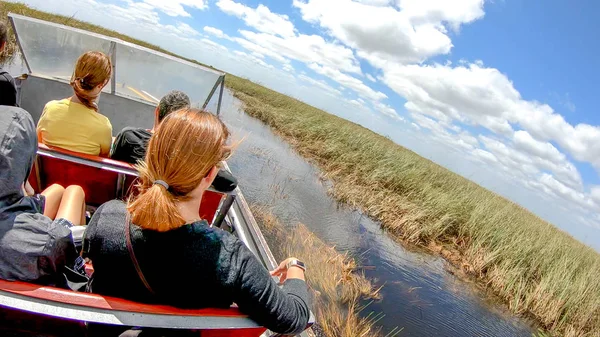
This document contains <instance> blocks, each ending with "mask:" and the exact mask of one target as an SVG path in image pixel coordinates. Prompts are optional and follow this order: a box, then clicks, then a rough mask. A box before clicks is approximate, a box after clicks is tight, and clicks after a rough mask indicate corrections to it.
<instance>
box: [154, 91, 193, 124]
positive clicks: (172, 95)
mask: <svg viewBox="0 0 600 337" xmlns="http://www.w3.org/2000/svg"><path fill="white" fill-rule="evenodd" d="M189 106H190V98H189V97H188V95H186V94H185V93H183V92H181V91H178V90H173V91H171V92H169V93H168V94H166V95H164V96H163V98H161V99H160V103H158V122H159V123H160V122H161V121H162V120H163V118H165V117H167V115H168V114H170V113H171V112H173V111H177V110H179V109H182V108H185V107H189Z"/></svg>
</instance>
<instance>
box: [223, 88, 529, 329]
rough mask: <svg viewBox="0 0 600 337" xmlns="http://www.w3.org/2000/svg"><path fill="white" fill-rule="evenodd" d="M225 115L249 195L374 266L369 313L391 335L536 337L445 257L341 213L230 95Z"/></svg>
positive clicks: (304, 167) (297, 160)
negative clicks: (407, 245)
mask: <svg viewBox="0 0 600 337" xmlns="http://www.w3.org/2000/svg"><path fill="white" fill-rule="evenodd" d="M212 106H213V108H214V105H212ZM222 116H223V119H224V121H225V122H226V123H227V124H228V125H229V127H230V128H231V130H232V132H233V134H234V135H235V136H237V137H238V138H242V137H244V136H246V139H245V140H244V142H243V143H242V144H241V145H240V146H239V148H238V150H237V152H236V153H235V155H234V156H233V158H232V159H231V160H230V162H229V164H230V166H231V169H232V171H233V173H234V174H235V175H236V176H237V177H238V179H239V181H240V185H241V187H242V188H243V191H244V194H245V195H246V197H247V198H248V199H249V200H250V201H251V202H254V203H259V204H269V205H271V206H272V207H273V211H274V213H275V215H277V216H278V217H279V218H280V219H282V220H283V221H284V223H287V224H293V223H296V222H298V221H299V222H302V223H304V224H306V225H307V226H308V227H309V228H310V229H311V230H312V231H313V232H315V233H316V234H317V235H319V237H321V238H322V239H324V240H325V241H327V242H328V243H330V244H333V245H335V246H336V247H337V248H338V249H339V250H347V251H350V252H351V253H352V254H353V255H354V256H356V257H358V258H359V259H360V260H361V264H362V265H364V266H368V267H369V268H365V274H366V275H367V276H368V277H369V278H371V279H375V280H376V283H377V284H378V285H381V284H384V285H385V286H384V288H383V290H382V295H383V300H382V301H380V302H377V303H372V304H371V305H370V306H369V307H368V308H367V309H366V310H365V314H368V312H369V311H374V312H383V313H385V317H384V318H383V319H382V320H381V321H379V323H380V324H381V325H382V326H383V330H384V335H385V333H387V332H389V331H391V330H392V329H394V328H395V327H400V328H404V330H403V331H402V332H401V333H400V334H399V336H531V333H532V331H533V329H532V328H531V327H530V326H529V325H528V324H527V323H526V322H524V321H522V320H519V319H517V318H514V317H511V316H510V315H508V314H507V313H505V312H503V311H502V310H500V309H499V308H496V307H494V306H492V305H490V304H489V303H487V302H486V301H485V300H484V299H482V296H481V295H480V294H479V293H478V292H477V291H474V288H473V287H472V286H471V285H469V284H468V283H466V282H462V281H459V280H458V279H457V278H456V277H454V276H453V275H451V274H450V273H448V272H447V271H446V270H445V262H444V261H443V260H442V259H440V258H437V257H432V256H429V255H427V254H421V253H416V252H411V251H407V250H406V249H404V248H403V247H402V246H401V245H399V244H397V243H396V242H394V241H393V240H392V239H391V238H390V237H389V236H388V235H387V234H386V233H384V232H383V231H382V230H381V229H380V228H379V226H378V224H376V223H374V222H373V221H371V220H370V219H369V218H367V217H365V216H363V215H362V214H361V213H360V212H357V211H352V210H349V209H347V208H346V207H340V206H339V205H338V204H337V203H336V202H335V201H333V200H332V199H331V198H329V197H328V196H327V193H326V186H323V184H324V183H323V182H322V181H321V180H320V179H319V172H318V170H316V169H315V168H314V167H313V166H311V165H310V164H309V163H308V162H306V161H305V160H304V159H302V158H301V157H299V156H298V155H297V154H295V152H294V151H293V150H292V149H291V148H290V146H289V145H287V144H286V143H283V142H282V141H281V139H280V138H279V137H277V136H275V135H274V134H273V133H272V132H271V131H270V129H268V128H267V127H265V126H264V125H263V124H262V123H261V122H259V121H257V120H255V119H252V118H250V117H248V116H247V115H245V114H244V113H243V112H242V111H240V110H239V102H237V101H236V100H234V99H233V97H232V96H231V95H230V94H227V96H226V97H225V98H224V102H223V109H222ZM312 267H313V268H318V266H312Z"/></svg>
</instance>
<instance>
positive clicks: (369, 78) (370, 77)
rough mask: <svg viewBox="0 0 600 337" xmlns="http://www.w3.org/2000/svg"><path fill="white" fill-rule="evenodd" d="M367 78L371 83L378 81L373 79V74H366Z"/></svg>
mask: <svg viewBox="0 0 600 337" xmlns="http://www.w3.org/2000/svg"><path fill="white" fill-rule="evenodd" d="M366 77H367V79H368V80H369V81H371V82H375V81H376V80H375V77H373V75H371V74H366Z"/></svg>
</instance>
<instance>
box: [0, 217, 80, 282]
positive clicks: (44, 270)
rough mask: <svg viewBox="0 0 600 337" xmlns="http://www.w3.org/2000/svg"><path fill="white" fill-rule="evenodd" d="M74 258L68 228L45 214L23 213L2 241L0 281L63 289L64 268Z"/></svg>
mask: <svg viewBox="0 0 600 337" xmlns="http://www.w3.org/2000/svg"><path fill="white" fill-rule="evenodd" d="M75 256H76V251H75V246H74V244H73V239H72V236H71V231H70V230H69V228H67V227H65V226H64V225H63V224H62V223H60V222H59V221H52V220H50V219H49V218H47V217H45V216H43V215H42V214H32V213H21V214H19V215H18V216H16V217H15V218H14V223H13V225H12V227H11V228H10V230H8V231H6V232H5V233H4V235H2V238H1V239H0V277H2V278H4V279H9V280H22V281H29V282H38V283H43V284H53V285H62V283H61V275H60V274H61V273H62V271H63V267H64V266H65V265H66V264H67V262H68V261H71V259H74V257H75Z"/></svg>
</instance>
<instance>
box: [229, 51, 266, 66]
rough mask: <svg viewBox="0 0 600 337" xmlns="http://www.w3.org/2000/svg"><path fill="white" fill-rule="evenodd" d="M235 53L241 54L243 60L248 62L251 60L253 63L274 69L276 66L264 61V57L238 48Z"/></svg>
mask: <svg viewBox="0 0 600 337" xmlns="http://www.w3.org/2000/svg"><path fill="white" fill-rule="evenodd" d="M233 53H234V54H235V55H237V56H239V57H240V59H241V60H243V61H247V62H251V63H254V64H258V65H261V66H263V67H265V68H269V69H273V68H274V67H273V66H272V65H271V64H268V63H266V62H265V61H263V60H262V59H260V58H258V57H256V56H254V55H251V54H248V53H245V52H243V51H239V50H236V51H234V52H233Z"/></svg>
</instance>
